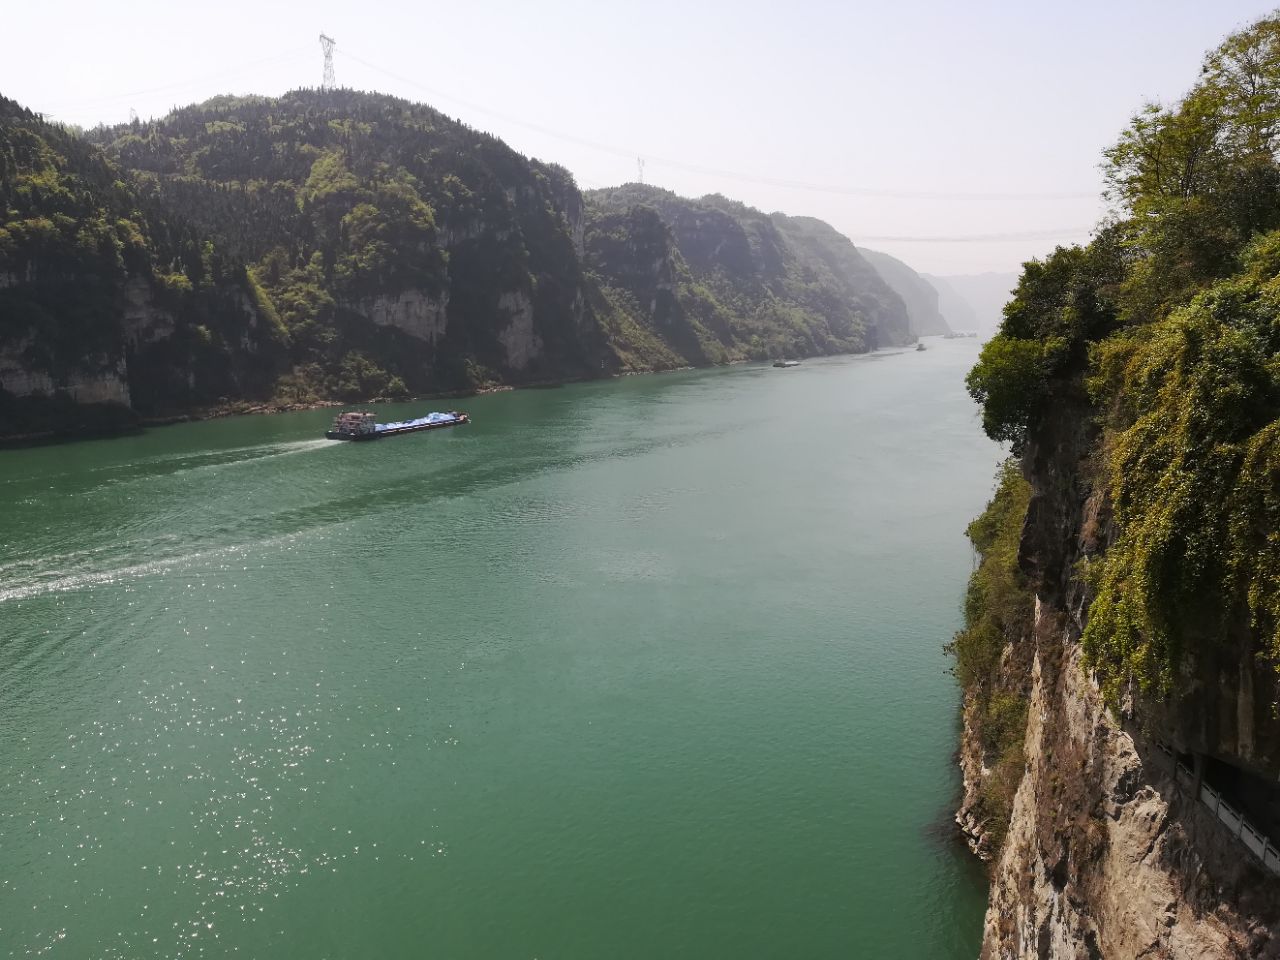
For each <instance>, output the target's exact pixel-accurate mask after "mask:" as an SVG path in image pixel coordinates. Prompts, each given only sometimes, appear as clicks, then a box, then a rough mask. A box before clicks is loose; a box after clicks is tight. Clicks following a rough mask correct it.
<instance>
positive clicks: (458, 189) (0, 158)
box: [0, 90, 911, 433]
mask: <svg viewBox="0 0 1280 960" xmlns="http://www.w3.org/2000/svg"><path fill="white" fill-rule="evenodd" d="M910 337H911V334H910V333H909V331H908V328H907V312H906V309H905V307H904V305H903V303H902V302H901V300H900V298H899V297H898V296H897V295H896V294H895V293H894V292H893V291H892V290H891V289H890V288H889V287H888V286H887V285H886V284H885V283H884V282H882V281H881V280H880V278H879V276H878V275H877V274H876V273H875V271H874V270H872V269H871V268H870V267H869V266H868V265H867V263H866V262H865V261H864V260H863V259H862V257H861V256H860V255H859V254H858V252H857V251H856V250H855V249H854V248H853V245H852V244H851V243H849V241H848V240H847V239H846V238H844V237H842V236H840V235H839V234H838V233H836V232H835V231H834V230H833V229H831V228H830V227H829V226H827V225H826V224H823V223H821V222H820V221H816V220H806V219H799V218H795V219H793V218H788V217H785V216H783V215H781V214H776V215H772V216H771V215H768V214H764V213H762V212H760V211H758V210H752V209H751V208H749V207H746V206H743V205H742V204H737V203H734V202H733V201H730V200H727V199H725V198H723V197H704V198H702V199H701V200H686V199H683V198H679V197H676V196H675V195H674V194H668V193H666V192H665V191H657V190H654V189H652V188H647V187H642V186H640V185H629V186H626V187H622V188H618V189H617V190H614V191H603V192H599V191H598V192H596V193H593V194H592V195H591V197H590V198H589V199H587V198H584V197H583V195H582V194H581V192H580V191H579V190H578V188H577V186H576V184H575V183H574V181H573V177H572V176H571V175H570V174H569V173H568V171H566V170H564V169H563V168H561V167H558V166H556V165H554V164H548V163H542V162H540V161H537V160H531V159H528V158H526V157H523V156H521V155H520V154H518V153H516V152H515V151H513V150H511V149H510V148H509V147H507V146H506V145H505V144H504V143H502V141H500V140H498V139H497V138H495V137H492V136H490V135H488V134H484V133H481V132H478V131H475V130H473V129H471V128H469V127H466V126H465V125H463V124H461V123H458V122H456V121H454V120H451V119H450V118H448V117H446V116H445V115H443V114H441V113H439V112H438V111H436V110H433V109H432V108H430V107H427V106H424V105H421V104H414V103H410V102H408V101H405V100H401V99H398V98H395V97H388V96H383V95H380V94H367V93H358V92H355V91H350V90H326V91H315V90H299V91H294V92H292V93H289V94H286V95H284V96H281V97H274V98H270V97H255V96H248V97H216V98H214V99H212V100H209V101H207V102H205V103H202V104H196V105H192V106H189V107H183V108H181V109H176V110H174V111H173V112H172V113H170V114H169V115H168V116H166V117H163V118H161V119H159V120H155V121H151V122H148V123H145V124H144V123H140V122H137V121H134V122H132V123H129V124H122V125H119V126H115V127H100V128H97V129H95V130H93V131H90V132H89V133H88V134H86V135H84V136H78V135H75V134H73V133H71V132H69V131H68V130H66V129H64V128H62V127H60V126H57V125H55V124H51V123H48V122H45V121H44V120H43V119H42V118H40V117H39V116H37V115H34V114H32V113H30V112H29V111H26V110H24V109H22V108H21V107H19V106H18V105H17V104H15V103H12V102H11V101H7V100H3V101H0V412H3V413H4V414H5V415H4V417H3V420H0V422H3V423H5V424H8V425H9V426H7V427H6V428H5V432H9V433H11V432H13V431H14V429H15V428H16V429H17V430H19V431H20V432H41V431H43V430H46V429H72V428H75V427H77V426H87V425H89V424H88V422H87V419H88V418H95V417H96V418H100V419H104V422H111V423H121V422H129V421H130V420H132V419H133V418H135V417H138V416H141V417H164V416H170V415H174V414H181V413H183V412H186V411H191V410H195V409H199V408H202V407H211V406H212V407H217V406H221V407H226V406H228V405H235V404H239V403H245V402H254V403H267V404H271V405H288V404H306V403H311V402H315V401H317V400H326V399H340V400H363V399H368V398H372V397H404V396H407V395H410V394H419V393H429V392H464V391H469V390H474V389H477V388H481V387H485V386H490V385H495V384H521V383H537V382H547V381H564V380H568V379H580V378H585V377H593V376H607V375H611V374H615V373H619V372H623V371H629V370H654V369H667V368H671V367H680V366H688V365H700V364H712V363H724V362H728V361H732V360H740V359H748V358H757V359H763V358H766V357H773V356H783V355H789V356H812V355H818V354H827V353H839V352H849V351H864V350H868V349H872V348H874V347H877V346H887V345H896V344H902V343H905V342H907V341H908V340H909V339H910Z"/></svg>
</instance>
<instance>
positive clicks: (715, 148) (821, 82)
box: [0, 0, 1270, 274]
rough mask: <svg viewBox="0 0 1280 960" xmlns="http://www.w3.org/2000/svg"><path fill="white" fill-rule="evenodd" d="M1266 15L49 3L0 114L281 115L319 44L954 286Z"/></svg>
mask: <svg viewBox="0 0 1280 960" xmlns="http://www.w3.org/2000/svg"><path fill="white" fill-rule="evenodd" d="M1269 10H1270V7H1269V6H1268V5H1266V4H1262V3H1258V2H1243V0H1213V2H1208V0H1160V2H1149V0H1106V2H1103V0H1074V2H1072V3H1052V4H1050V3H1042V2H1038V0H1021V2H1002V3H994V2H986V3H984V2H980V0H969V2H959V0H949V2H947V0H890V2H844V3H837V2H818V0H792V2H789V3H782V2H773V3H763V2H755V0H735V2H721V0H714V2H703V0H682V2H676V0H650V2H647V3H625V4H623V3H612V2H608V0H596V2H593V3H588V2H573V0H540V2H529V0H525V2H523V3H520V2H514V0H488V2H472V3H459V2H449V3H431V2H411V0H365V2H361V3H354V2H346V3H336V2H330V0H317V2H314V3H309V4H303V3H271V2H266V0H255V2H246V0H222V2H220V3H217V4H209V3H201V4H184V3H182V2H180V0H127V2H116V3H104V2H101V0H83V2H60V0H51V2H43V3H22V4H18V3H12V4H9V5H7V9H5V10H4V14H3V15H4V20H5V26H6V33H7V34H8V35H9V37H10V41H11V42H9V43H6V44H5V47H6V49H5V55H4V57H3V58H0V93H2V94H4V95H5V96H8V97H11V98H14V99H16V100H18V101H20V102H22V103H24V104H26V105H28V106H30V107H32V108H33V109H36V110H41V111H44V112H46V113H48V114H50V115H52V116H53V117H54V118H56V119H59V120H63V121H66V122H70V123H77V124H82V125H85V126H92V125H93V124H96V123H98V122H100V121H104V122H108V123H113V122H116V121H121V120H126V119H127V118H128V115H129V110H130V108H131V107H132V108H133V109H136V110H137V112H138V114H139V115H140V116H141V117H143V118H144V119H145V118H147V117H149V116H153V115H154V116H158V115H161V114H163V113H165V112H166V111H167V110H168V109H169V108H170V107H171V106H173V105H179V104H185V103H189V102H192V101H196V100H202V99H205V98H207V97H209V96H212V95H214V94H218V93H264V94H275V93H281V92H283V91H285V90H288V89H290V88H293V87H299V86H316V85H318V84H319V82H320V79H321V69H322V57H321V52H320V46H319V43H318V42H317V35H318V34H319V33H320V31H321V30H324V31H327V32H328V33H329V34H330V35H331V36H333V37H334V38H335V39H336V40H337V42H338V46H337V55H336V57H335V68H336V71H337V79H338V82H339V84H341V85H343V86H351V87H356V88H359V89H367V90H381V91H385V92H388V93H395V94H398V95H400V96H404V97H407V98H410V99H414V100H421V101H425V102H427V103H430V104H432V105H433V106H435V107H437V108H438V109H440V110H442V111H444V112H445V113H448V114H449V115H451V116H455V117H458V118H459V119H462V120H464V121H466V122H467V123H469V124H471V125H472V126H474V127H477V128H480V129H484V130H488V131H491V132H493V133H496V134H498V135H499V136H501V137H502V138H503V139H505V140H506V141H507V142H508V143H510V144H511V145H512V146H513V147H515V148H516V149H517V150H520V151H521V152H523V153H526V154H530V155H532V156H537V157H539V158H542V159H546V160H554V161H556V162H558V163H561V164H563V165H564V166H566V167H568V168H569V169H570V170H572V171H573V172H574V174H575V175H576V176H577V178H578V182H579V184H580V185H581V186H582V187H584V188H589V187H599V186H607V185H612V184H617V183H621V182H625V181H629V180H634V179H636V177H637V163H636V157H637V156H643V157H644V158H645V160H646V165H645V179H646V180H647V181H648V182H650V183H656V184H659V185H661V186H664V187H668V188H670V189H672V190H675V191H677V192H678V193H682V194H688V195H693V196H697V195H701V194H704V193H711V192H720V193H724V194H726V195H728V196H731V197H734V198H737V199H741V200H744V201H746V202H747V203H750V204H752V205H753V206H757V207H761V208H763V209H766V210H783V211H785V212H787V213H792V214H807V215H811V216H816V217H821V218H823V219H825V220H828V221H830V222H831V223H832V224H834V225H835V226H836V227H837V228H838V229H840V230H841V231H843V232H844V233H846V234H848V235H849V236H850V237H852V238H853V240H854V241H855V242H856V243H859V244H862V245H865V246H870V247H875V248H878V249H881V250H885V251H887V252H889V253H892V254H894V255H896V256H898V257H901V258H902V259H904V260H906V261H907V262H908V263H910V264H911V265H912V266H914V267H916V268H917V269H919V270H922V271H927V272H931V273H942V274H947V273H970V272H978V271H984V270H1014V269H1016V268H1017V266H1018V264H1019V263H1021V262H1022V261H1023V260H1025V259H1027V258H1028V257H1031V256H1035V255H1038V254H1041V253H1043V252H1046V251H1048V250H1050V249H1052V247H1053V245H1054V244H1055V243H1056V242H1064V241H1072V240H1078V239H1083V238H1085V237H1086V236H1087V231H1088V228H1090V227H1091V226H1092V225H1093V224H1094V223H1095V222H1096V220H1097V219H1098V216H1099V214H1100V213H1101V210H1102V206H1101V203H1100V202H1099V201H1098V200H1097V194H1098V192H1099V190H1100V177H1099V173H1098V161H1099V158H1100V151H1101V150H1102V149H1103V148H1104V147H1105V146H1107V145H1108V144H1110V143H1111V142H1112V141H1113V140H1114V139H1115V137H1116V135H1117V133H1118V132H1119V131H1120V129H1121V128H1122V127H1123V126H1124V124H1125V123H1126V121H1127V119H1128V118H1129V117H1130V116H1131V115H1132V113H1133V112H1134V111H1135V110H1136V109H1137V108H1138V107H1139V106H1140V104H1141V103H1142V102H1143V100H1144V99H1151V98H1156V99H1164V100H1169V99H1175V98H1177V97H1178V96H1180V95H1181V94H1182V93H1183V92H1184V91H1185V90H1186V88H1187V87H1188V86H1189V85H1190V84H1191V83H1192V82H1193V81H1194V79H1195V76H1196V72H1197V69H1198V66H1199V62H1200V58H1201V56H1202V55H1203V53H1204V52H1205V51H1206V50H1207V49H1208V48H1210V47H1211V46H1213V45H1215V44H1216V43H1217V42H1218V41H1219V40H1220V39H1221V38H1222V37H1223V36H1224V35H1225V34H1227V33H1228V32H1230V31H1232V30H1234V29H1236V28H1238V27H1241V26H1244V25H1246V24H1247V23H1249V22H1251V21H1252V20H1254V19H1256V18H1257V17H1259V16H1261V15H1263V14H1264V13H1267V12H1268V11H1269ZM1009 234H1014V235H1018V239H1013V240H1010V239H1004V240H999V241H993V240H992V239H991V238H992V237H993V236H994V237H1004V236H1007V235H1009ZM1027 234H1034V236H1026V235H1027ZM939 237H945V238H950V239H949V240H948V241H946V242H941V241H938V240H935V239H933V238H939ZM895 238H896V239H895Z"/></svg>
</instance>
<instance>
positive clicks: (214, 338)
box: [0, 98, 285, 432]
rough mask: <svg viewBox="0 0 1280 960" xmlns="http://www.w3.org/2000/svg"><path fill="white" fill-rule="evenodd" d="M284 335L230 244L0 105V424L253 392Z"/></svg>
mask: <svg viewBox="0 0 1280 960" xmlns="http://www.w3.org/2000/svg"><path fill="white" fill-rule="evenodd" d="M284 339H285V335H284V331H283V329H282V328H281V326H280V323H279V320H278V318H277V317H276V315H275V312H274V310H273V309H272V306H271V303H270V300H269V298H267V297H266V296H265V295H264V294H263V293H262V291H261V290H260V289H259V288H258V287H257V285H256V284H255V283H254V281H253V278H252V277H251V276H249V275H248V273H247V272H246V270H245V267H244V265H243V263H242V262H241V261H240V260H239V259H238V258H237V257H235V256H233V255H229V254H228V252H227V249H226V247H225V246H224V245H220V244H216V243H212V242H210V241H209V239H208V238H207V236H205V235H204V234H203V233H202V232H200V231H198V230H196V229H195V228H194V227H193V226H192V225H191V224H190V223H188V222H186V221H184V220H182V219H181V218H179V217H177V216H175V215H173V213H172V210H171V209H168V208H166V206H165V205H164V204H163V203H159V202H156V201H154V200H153V199H151V198H149V197H146V196H144V195H140V194H139V193H138V192H137V191H135V190H133V189H131V188H130V186H129V185H128V184H126V183H125V182H123V179H122V175H121V173H120V171H119V170H118V169H117V168H116V167H114V166H113V165H112V164H111V163H110V162H108V161H107V159H106V158H105V157H104V156H103V154H102V152H101V151H100V150H98V149H96V148H95V147H93V146H92V145H90V144H88V143H86V142H84V141H83V140H81V139H80V138H78V137H76V136H73V135H71V134H69V133H67V132H66V131H64V130H63V129H62V128H60V127H57V126H53V125H51V124H48V123H45V122H43V121H42V120H41V119H40V118H39V117H37V116H35V115H33V114H31V113H30V112H29V111H27V110H24V109H22V108H21V107H19V106H18V105H17V104H15V103H13V102H12V101H9V100H5V99H3V98H0V416H3V417H4V419H5V422H7V423H9V424H11V425H21V427H20V428H25V429H30V430H39V429H43V428H44V427H46V426H54V425H59V424H63V423H65V422H67V421H68V420H69V419H70V420H82V419H84V418H85V417H89V418H91V419H92V418H94V417H98V418H103V417H105V418H106V422H107V423H109V422H114V421H117V420H118V419H119V415H120V413H121V411H122V410H123V409H124V408H128V407H131V406H132V407H135V408H137V409H141V410H150V409H154V408H156V407H157V406H160V405H194V404H199V403H211V402H214V401H216V400H217V399H218V398H219V397H220V396H225V395H233V396H254V395H257V394H259V393H261V392H262V391H263V390H265V389H267V388H269V386H270V384H271V383H272V382H273V379H274V376H273V371H274V368H275V364H276V362H277V360H278V359H279V357H280V356H281V355H282V352H283V343H284ZM55 393H60V394H61V396H59V397H58V398H57V399H56V400H55V399H54V397H53V395H54V394H55ZM32 395H43V396H45V397H46V398H48V399H47V400H46V401H44V402H41V401H39V400H30V399H25V398H29V397H31V396H32ZM92 405H104V406H100V407H94V406H92ZM6 432H9V431H6Z"/></svg>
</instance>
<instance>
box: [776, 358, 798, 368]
mask: <svg viewBox="0 0 1280 960" xmlns="http://www.w3.org/2000/svg"><path fill="white" fill-rule="evenodd" d="M773 365H774V366H775V367H798V366H800V361H799V360H775V361H773Z"/></svg>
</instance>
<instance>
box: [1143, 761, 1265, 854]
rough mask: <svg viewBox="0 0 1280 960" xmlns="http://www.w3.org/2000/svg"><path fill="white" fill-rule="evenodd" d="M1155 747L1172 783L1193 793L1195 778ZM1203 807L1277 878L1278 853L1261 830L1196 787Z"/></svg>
mask: <svg viewBox="0 0 1280 960" xmlns="http://www.w3.org/2000/svg"><path fill="white" fill-rule="evenodd" d="M1156 746H1157V747H1158V748H1159V749H1160V752H1161V753H1163V754H1164V755H1165V756H1166V757H1168V758H1169V760H1170V761H1171V762H1172V763H1173V766H1174V775H1173V777H1174V782H1175V783H1178V784H1180V785H1182V786H1185V787H1187V788H1188V789H1194V788H1195V785H1196V775H1195V774H1194V773H1193V772H1192V771H1191V769H1190V768H1188V767H1187V765H1186V764H1185V763H1181V762H1180V761H1179V760H1178V759H1177V757H1176V755H1175V754H1174V752H1173V750H1172V749H1171V748H1170V747H1168V746H1166V745H1165V744H1163V743H1160V742H1158V741H1157V742H1156ZM1197 799H1198V800H1199V801H1200V802H1201V803H1203V804H1204V805H1205V806H1206V807H1207V808H1208V809H1209V810H1210V811H1211V812H1212V813H1213V815H1214V816H1215V817H1217V818H1218V820H1219V821H1221V822H1222V824H1223V825H1224V826H1226V828H1227V829H1228V830H1230V831H1231V833H1232V834H1233V835H1234V836H1236V837H1238V838H1239V839H1240V841H1241V842H1242V843H1243V844H1244V845H1245V847H1246V848H1247V849H1248V850H1249V852H1250V853H1252V854H1253V855H1254V856H1255V857H1257V858H1258V859H1259V860H1261V861H1262V865H1263V866H1264V867H1266V868H1267V869H1268V870H1270V871H1271V872H1272V873H1275V874H1277V875H1280V849H1277V848H1276V845H1275V844H1273V843H1272V842H1271V840H1270V839H1269V838H1268V837H1267V835H1266V834H1264V833H1263V832H1262V831H1261V830H1259V829H1258V828H1257V827H1255V826H1254V825H1253V824H1251V823H1250V822H1249V821H1248V820H1246V819H1245V818H1244V814H1243V813H1241V812H1240V811H1239V810H1237V809H1236V808H1235V807H1233V806H1231V804H1229V803H1228V802H1227V801H1226V800H1224V799H1222V794H1220V793H1219V792H1218V791H1217V790H1215V789H1213V787H1211V786H1209V785H1208V784H1207V783H1205V782H1203V780H1202V781H1201V783H1200V795H1199V797H1198V798H1197Z"/></svg>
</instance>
